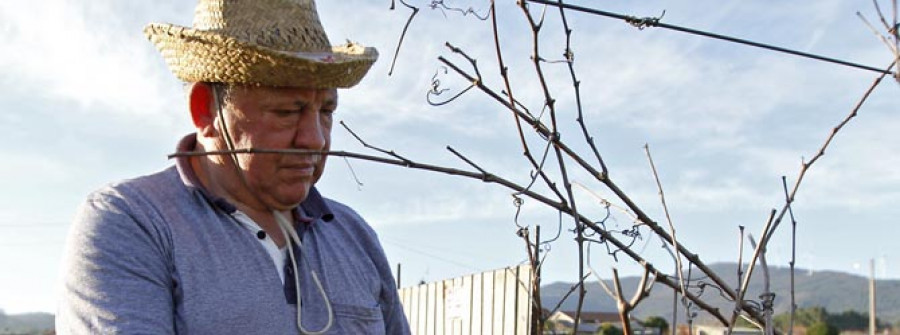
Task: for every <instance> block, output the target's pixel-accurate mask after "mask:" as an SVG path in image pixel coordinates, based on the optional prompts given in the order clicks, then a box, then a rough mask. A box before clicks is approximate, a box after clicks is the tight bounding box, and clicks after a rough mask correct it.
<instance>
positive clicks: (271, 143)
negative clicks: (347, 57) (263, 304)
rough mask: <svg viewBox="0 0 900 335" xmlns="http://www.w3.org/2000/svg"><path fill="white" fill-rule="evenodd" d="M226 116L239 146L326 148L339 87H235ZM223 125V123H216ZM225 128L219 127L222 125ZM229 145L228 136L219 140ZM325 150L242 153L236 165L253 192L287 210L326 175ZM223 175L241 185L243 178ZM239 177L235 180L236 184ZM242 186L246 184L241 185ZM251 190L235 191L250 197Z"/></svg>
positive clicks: (327, 147)
mask: <svg viewBox="0 0 900 335" xmlns="http://www.w3.org/2000/svg"><path fill="white" fill-rule="evenodd" d="M224 108H225V120H226V124H227V126H228V131H229V133H230V136H231V139H232V140H233V141H234V145H235V148H238V149H240V148H259V149H308V150H323V151H325V150H328V149H329V148H330V144H331V124H332V114H333V113H334V111H335V109H336V108H337V90H335V89H320V90H316V89H303V88H271V87H244V86H237V87H234V88H232V89H231V91H230V92H229V95H228V100H227V102H226V103H225V105H224ZM216 127H217V128H219V125H216ZM219 131H220V133H221V131H222V130H221V129H219ZM217 146H221V147H220V149H225V148H226V146H225V144H224V141H222V142H220V143H218V144H217ZM325 157H326V156H325V155H287V154H252V155H246V154H242V155H238V165H239V168H240V169H241V170H242V171H243V173H244V176H245V177H246V182H247V186H248V188H249V191H250V192H255V193H256V194H257V196H258V197H259V200H261V201H262V202H263V204H265V205H266V206H268V207H269V208H270V209H277V210H287V209H290V208H293V207H295V206H296V205H297V204H299V203H300V202H301V201H303V200H304V199H306V196H307V195H308V194H309V189H310V187H312V186H313V184H315V182H316V181H317V180H318V179H319V177H320V176H321V175H322V171H323V169H324V168H325ZM221 177H223V178H237V180H230V184H232V185H240V183H241V181H240V179H239V178H240V177H239V176H237V175H236V174H234V173H226V174H224V175H222V176H221ZM235 182H237V184H235ZM240 189H241V190H244V189H243V188H240ZM248 196H249V197H253V195H252V194H249V195H247V194H240V195H234V194H233V195H232V197H234V198H236V199H239V200H240V199H247V197H248Z"/></svg>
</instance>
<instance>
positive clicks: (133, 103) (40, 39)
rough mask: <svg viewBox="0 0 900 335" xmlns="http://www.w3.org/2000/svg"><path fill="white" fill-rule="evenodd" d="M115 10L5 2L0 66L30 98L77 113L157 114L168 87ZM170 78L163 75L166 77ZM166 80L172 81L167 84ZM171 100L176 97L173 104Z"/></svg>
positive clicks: (156, 60)
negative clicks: (58, 102)
mask: <svg viewBox="0 0 900 335" xmlns="http://www.w3.org/2000/svg"><path fill="white" fill-rule="evenodd" d="M113 5H114V2H110V1H91V2H71V1H63V0H49V1H42V2H40V3H37V2H27V1H6V2H3V3H2V4H0V22H2V23H0V25H2V27H3V30H4V31H6V32H7V33H5V34H3V35H2V36H0V43H2V44H3V45H4V48H5V50H10V51H13V52H4V53H3V54H2V55H0V66H2V67H3V68H4V69H5V70H4V72H5V74H4V75H5V76H8V78H7V80H8V81H9V82H10V84H11V85H15V86H18V87H19V88H20V89H21V90H22V91H23V92H27V93H26V94H29V95H31V96H42V97H44V98H49V99H53V98H62V99H67V100H72V101H76V102H78V103H79V104H80V105H81V107H82V108H84V109H87V108H90V107H91V106H95V105H100V106H104V107H105V108H110V109H114V110H116V111H118V112H122V113H133V114H163V113H166V112H169V111H168V110H167V109H168V108H167V107H168V106H171V105H172V101H173V100H172V99H169V98H167V97H171V96H172V93H173V92H174V91H175V90H177V88H168V87H166V85H171V84H172V83H173V82H174V81H172V80H171V79H168V78H166V77H165V76H164V74H162V73H160V72H159V71H158V69H159V64H160V63H161V60H160V57H159V55H157V54H155V52H153V50H152V46H150V43H149V42H148V41H147V40H146V39H145V38H144V37H143V35H142V34H141V33H140V25H139V24H136V23H134V22H131V21H129V18H128V17H126V16H123V15H133V13H127V12H125V11H121V10H117V11H114V8H113ZM169 76H170V75H169ZM169 78H171V77H169ZM176 99H177V97H176Z"/></svg>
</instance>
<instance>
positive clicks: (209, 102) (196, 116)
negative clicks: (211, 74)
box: [188, 82, 218, 137]
mask: <svg viewBox="0 0 900 335" xmlns="http://www.w3.org/2000/svg"><path fill="white" fill-rule="evenodd" d="M213 99H215V97H214V96H213V88H212V86H211V85H210V84H208V83H202V82H201V83H193V84H191V89H190V93H189V94H188V100H189V106H190V109H191V120H193V121H194V127H196V128H197V134H198V135H201V136H204V137H213V136H218V135H217V134H216V127H215V123H216V111H215V109H214V108H215V107H214V106H215V103H214V102H215V101H214V100H213Z"/></svg>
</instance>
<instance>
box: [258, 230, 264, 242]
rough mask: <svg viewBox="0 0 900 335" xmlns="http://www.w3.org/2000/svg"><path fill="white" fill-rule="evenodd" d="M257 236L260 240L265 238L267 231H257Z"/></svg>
mask: <svg viewBox="0 0 900 335" xmlns="http://www.w3.org/2000/svg"><path fill="white" fill-rule="evenodd" d="M256 238H258V239H260V240H265V239H266V232H264V231H262V230H260V231H258V232H256Z"/></svg>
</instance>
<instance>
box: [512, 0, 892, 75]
mask: <svg viewBox="0 0 900 335" xmlns="http://www.w3.org/2000/svg"><path fill="white" fill-rule="evenodd" d="M525 1H528V2H533V3H539V4H543V5H548V6H554V7H558V8H564V9H570V10H573V11H576V12H582V13H588V14H593V15H599V16H605V17H610V18H615V19H619V20H622V21H625V22H626V23H628V24H631V25H633V26H635V27H637V28H638V29H644V28H646V27H659V28H666V29H671V30H675V31H680V32H683V33H688V34H692V35H699V36H704V37H709V38H713V39H718V40H723V41H728V42H732V43H738V44H744V45H749V46H752V47H757V48H762V49H768V50H772V51H777V52H782V53H786V54H791V55H795V56H800V57H805V58H811V59H815V60H819V61H823V62H828V63H833V64H839V65H843V66H848V67H853V68H857V69H862V70H867V71H872V72H877V73H882V74H889V75H892V76H896V74H894V72H891V71H888V70H883V69H879V68H876V67H872V66H868V65H862V64H857V63H852V62H848V61H843V60H839V59H835V58H830V57H825V56H820V55H816V54H811V53H807V52H802V51H797V50H791V49H787V48H782V47H777V46H774V45H770V44H765V43H759V42H754V41H750V40H745V39H740V38H736V37H731V36H726V35H721V34H716V33H711V32H707V31H702V30H696V29H691V28H686V27H681V26H676V25H673V24H666V23H662V22H659V21H660V18H655V17H645V18H638V17H635V16H630V15H624V14H618V13H613V12H607V11H602V10H599V9H593V8H587V7H582V6H576V5H570V4H565V3H562V2H553V1H550V0H525Z"/></svg>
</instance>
